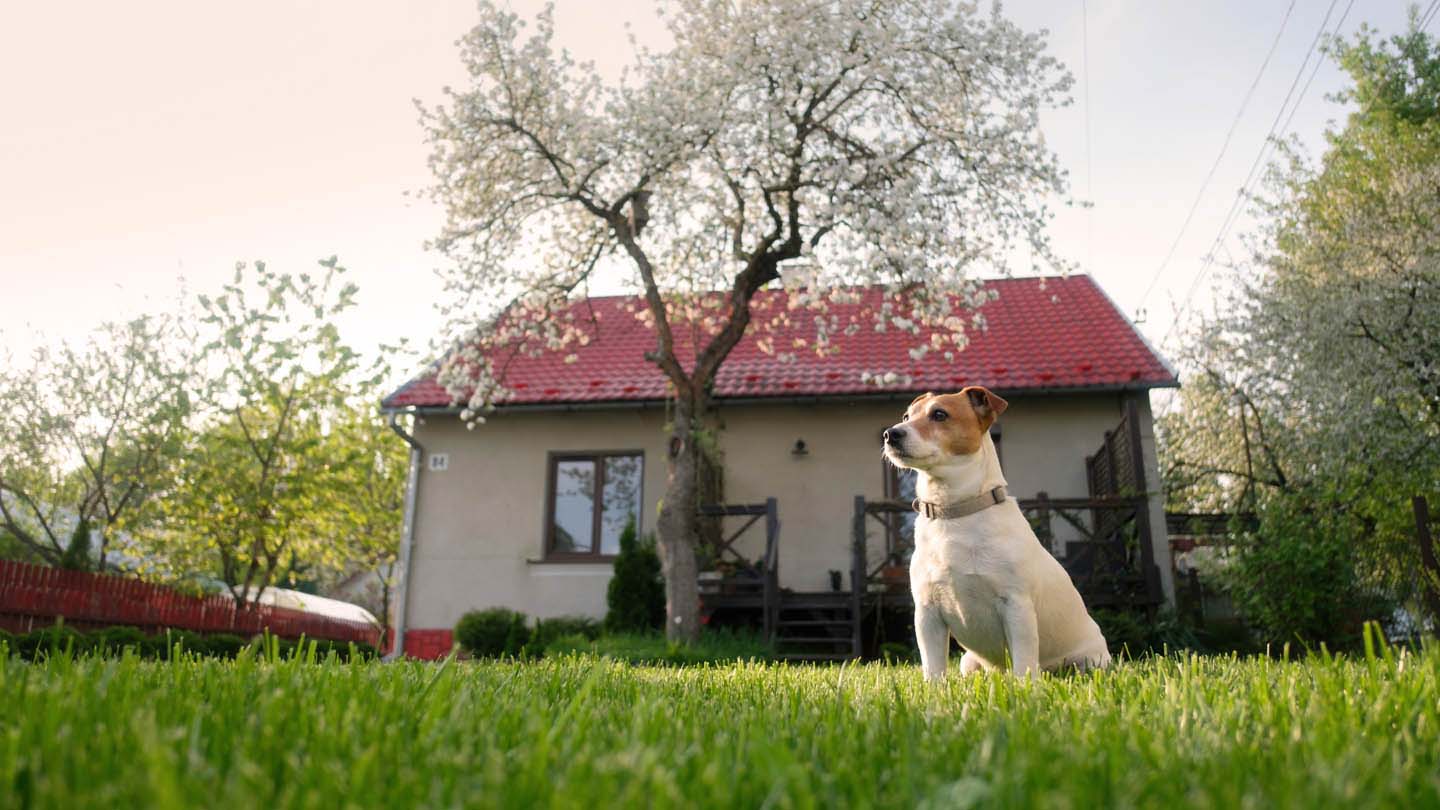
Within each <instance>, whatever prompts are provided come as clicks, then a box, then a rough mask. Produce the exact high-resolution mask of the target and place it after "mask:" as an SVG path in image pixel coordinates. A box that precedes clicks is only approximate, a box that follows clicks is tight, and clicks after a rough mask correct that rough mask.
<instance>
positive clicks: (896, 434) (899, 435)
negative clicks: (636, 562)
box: [880, 427, 905, 444]
mask: <svg viewBox="0 0 1440 810" xmlns="http://www.w3.org/2000/svg"><path fill="white" fill-rule="evenodd" d="M880 435H881V437H882V438H884V439H885V443H886V444H899V443H900V441H901V440H902V439H904V438H905V428H898V427H892V428H887V429H886V430H885V432H884V433H881V434H880Z"/></svg>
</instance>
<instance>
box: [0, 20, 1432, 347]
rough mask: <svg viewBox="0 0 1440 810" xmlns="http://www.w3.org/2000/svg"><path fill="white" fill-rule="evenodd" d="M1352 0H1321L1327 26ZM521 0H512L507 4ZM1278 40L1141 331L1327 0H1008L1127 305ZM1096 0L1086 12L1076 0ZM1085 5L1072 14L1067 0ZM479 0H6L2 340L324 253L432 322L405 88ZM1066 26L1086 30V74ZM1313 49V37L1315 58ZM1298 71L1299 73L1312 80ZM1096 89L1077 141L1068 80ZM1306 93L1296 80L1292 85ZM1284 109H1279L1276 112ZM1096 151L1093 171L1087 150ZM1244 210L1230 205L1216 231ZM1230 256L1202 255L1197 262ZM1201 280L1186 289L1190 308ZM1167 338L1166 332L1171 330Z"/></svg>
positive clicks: (0, 54) (1161, 311)
mask: <svg viewBox="0 0 1440 810" xmlns="http://www.w3.org/2000/svg"><path fill="white" fill-rule="evenodd" d="M1351 2H1352V0H1339V2H1337V3H1335V4H1333V8H1334V12H1333V15H1332V17H1331V20H1330V26H1329V27H1330V29H1331V30H1333V29H1334V26H1335V22H1336V21H1337V20H1338V19H1339V18H1340V16H1341V14H1342V13H1343V12H1344V11H1345V10H1346V7H1347V5H1348V4H1350V3H1351ZM540 5H541V3H540V2H537V1H536V0H512V6H513V7H514V8H516V9H517V10H519V11H521V12H524V13H532V12H533V10H535V9H537V8H539V6H540ZM1292 5H1293V11H1292V13H1291V15H1290V17H1289V20H1288V23H1287V25H1286V27H1285V29H1284V33H1283V36H1282V38H1281V40H1280V43H1279V47H1278V49H1277V50H1276V53H1275V55H1274V57H1273V59H1272V60H1271V61H1270V63H1269V66H1268V68H1267V69H1266V70H1265V72H1264V73H1263V75H1261V79H1260V82H1259V85H1258V87H1257V88H1256V90H1255V93H1254V96H1253V98H1251V100H1250V102H1249V106H1248V108H1247V109H1246V111H1245V114H1244V116H1243V117H1241V118H1240V121H1239V125H1238V127H1237V129H1236V130H1235V133H1234V136H1233V139H1232V140H1231V142H1230V145H1229V149H1228V150H1227V152H1226V153H1225V157H1224V159H1223V160H1222V161H1221V162H1220V164H1219V167H1218V170H1217V172H1216V173H1215V176H1214V179H1213V180H1212V181H1211V183H1210V184H1209V188H1208V190H1207V191H1206V192H1205V194H1204V195H1203V197H1201V199H1200V205H1199V207H1198V208H1197V210H1196V213H1195V216H1194V220H1193V221H1192V222H1191V223H1190V225H1189V227H1188V229H1187V230H1186V231H1185V234H1184V237H1183V238H1182V239H1181V240H1180V242H1179V246H1178V249H1177V250H1176V252H1175V255H1174V258H1173V260H1171V262H1170V263H1169V265H1168V267H1166V269H1165V270H1164V272H1163V273H1162V274H1161V275H1160V276H1159V280H1158V283H1157V284H1156V286H1155V291H1154V293H1153V294H1152V295H1151V296H1150V299H1149V300H1148V301H1147V302H1146V304H1147V309H1148V313H1149V314H1148V317H1147V318H1146V319H1145V320H1144V322H1142V323H1141V324H1140V328H1141V329H1142V330H1143V331H1144V332H1145V333H1146V334H1147V335H1148V336H1149V337H1150V338H1151V339H1152V341H1156V342H1158V341H1159V340H1160V338H1161V337H1162V336H1164V335H1165V333H1166V332H1167V330H1168V329H1169V327H1170V325H1171V323H1172V318H1171V316H1170V315H1171V312H1172V308H1173V307H1174V306H1175V305H1176V304H1177V303H1178V302H1179V301H1181V300H1183V299H1184V298H1185V296H1186V293H1187V290H1188V289H1189V288H1190V286H1191V284H1192V283H1193V282H1194V280H1195V279H1196V277H1197V275H1198V274H1199V273H1200V270H1201V264H1202V258H1203V256H1204V255H1205V253H1206V252H1208V249H1209V245H1210V243H1211V241H1212V240H1214V239H1215V237H1216V234H1217V233H1218V232H1219V231H1220V229H1221V223H1222V221H1223V220H1224V218H1225V215H1226V213H1227V211H1228V210H1229V208H1230V205H1231V202H1232V200H1233V199H1234V196H1235V192H1236V190H1237V189H1238V188H1239V187H1240V186H1241V184H1242V183H1243V181H1244V179H1245V176H1246V174H1247V172H1248V171H1249V169H1250V166H1251V163H1252V161H1254V160H1255V158H1256V155H1257V153H1258V151H1259V150H1260V148H1261V145H1262V143H1263V141H1264V137H1265V134H1266V132H1267V131H1268V130H1269V129H1270V127H1271V124H1272V122H1273V121H1274V120H1275V118H1276V115H1277V113H1278V112H1279V111H1280V109H1281V104H1282V100H1283V99H1284V98H1285V96H1286V93H1287V91H1288V90H1290V88H1291V86H1292V83H1293V82H1294V81H1295V79H1296V76H1297V72H1298V71H1299V69H1300V66H1301V63H1302V60H1303V59H1304V58H1305V56H1306V52H1307V50H1308V49H1309V47H1310V43H1311V41H1312V39H1313V38H1314V36H1315V34H1316V32H1317V30H1319V27H1320V24H1321V20H1322V19H1323V18H1324V17H1325V15H1326V12H1327V10H1328V9H1330V8H1332V2H1331V0H1294V2H1293V3H1292V0H1204V2H1197V1H1195V0H1011V2H1008V3H1006V4H1005V11H1006V14H1007V15H1008V16H1010V18H1011V19H1013V20H1015V21H1016V22H1018V23H1019V24H1021V25H1022V26H1024V27H1025V28H1027V29H1031V30H1033V29H1037V28H1041V27H1044V28H1048V29H1050V31H1051V32H1052V34H1051V38H1050V49H1051V53H1052V54H1053V55H1055V56H1056V57H1058V58H1059V59H1060V60H1062V61H1063V62H1065V63H1066V64H1067V65H1069V67H1070V68H1071V70H1072V71H1073V72H1074V74H1075V77H1076V80H1077V81H1076V88H1075V104H1074V106H1072V107H1070V108H1068V109H1063V110H1058V111H1054V112H1052V113H1050V114H1048V115H1047V116H1046V117H1045V119H1044V129H1045V134H1046V137H1047V139H1048V141H1049V143H1050V144H1051V145H1052V147H1053V148H1054V149H1055V150H1056V151H1057V152H1058V153H1059V155H1060V158H1061V162H1062V165H1064V166H1065V167H1066V168H1067V169H1068V170H1069V171H1070V173H1071V178H1072V181H1073V186H1074V191H1075V193H1076V195H1077V196H1080V197H1086V196H1088V197H1089V198H1090V199H1091V200H1093V202H1094V208H1093V209H1090V210H1073V209H1071V210H1066V209H1063V208H1062V209H1061V210H1060V214H1059V217H1058V219H1057V221H1056V223H1055V226H1054V229H1053V231H1052V233H1053V238H1054V241H1055V245H1056V247H1057V249H1058V250H1059V252H1060V253H1061V254H1062V255H1064V256H1066V257H1068V258H1070V259H1073V260H1074V261H1076V262H1078V263H1079V265H1080V267H1081V269H1083V270H1085V271H1086V272H1089V273H1092V274H1093V275H1094V276H1095V277H1096V278H1097V279H1098V280H1099V281H1100V283H1101V284H1102V286H1103V287H1104V288H1105V289H1106V290H1107V291H1108V292H1109V293H1110V295H1111V296H1112V297H1113V298H1114V299H1115V300H1116V301H1117V302H1118V303H1119V304H1120V306H1121V307H1122V308H1124V309H1125V310H1126V312H1127V314H1130V315H1132V316H1133V315H1134V314H1135V312H1136V308H1137V307H1138V306H1139V304H1140V303H1141V295H1142V293H1143V292H1144V290H1145V288H1146V286H1147V285H1148V284H1149V283H1150V280H1151V278H1152V277H1153V276H1154V275H1155V273H1156V271H1157V269H1158V268H1159V267H1160V266H1161V263H1162V261H1163V260H1164V258H1165V256H1166V253H1167V251H1169V249H1170V246H1171V243H1172V241H1174V240H1175V239H1176V236H1177V234H1178V233H1179V232H1180V229H1181V224H1182V222H1184V220H1185V217H1186V213H1187V211H1188V210H1189V209H1190V206H1191V204H1192V202H1193V201H1194V200H1195V198H1196V195H1197V193H1198V192H1199V191H1200V188H1201V184H1202V182H1203V181H1204V179H1205V176H1206V173H1207V172H1208V171H1209V170H1210V167H1211V165H1212V163H1214V161H1215V159H1216V156H1217V154H1218V153H1219V151H1220V148H1221V144H1222V142H1223V141H1224V139H1225V135H1226V132H1227V130H1228V129H1229V127H1230V125H1231V122H1232V121H1233V120H1234V119H1235V116H1236V113H1237V111H1238V110H1239V109H1240V105H1241V101H1242V99H1243V98H1244V96H1245V94H1246V91H1247V89H1248V88H1249V87H1250V85H1251V83H1252V81H1254V80H1255V77H1256V75H1257V72H1258V71H1259V69H1260V65H1261V62H1262V60H1263V59H1264V58H1265V54H1266V52H1267V50H1268V49H1269V47H1270V45H1271V42H1272V40H1273V39H1274V37H1275V35H1276V32H1277V30H1279V28H1280V25H1281V20H1282V18H1284V17H1285V15H1286V9H1287V7H1290V6H1292ZM1087 7H1088V8H1087ZM1407 7H1408V2H1406V0H1354V1H1353V7H1352V8H1351V9H1350V11H1349V15H1348V18H1347V19H1346V20H1345V22H1344V26H1343V29H1342V30H1343V31H1344V32H1346V33H1348V32H1351V31H1353V30H1354V29H1355V28H1356V27H1357V26H1358V25H1359V24H1360V22H1362V21H1364V22H1368V23H1370V24H1371V25H1372V26H1374V27H1378V28H1379V29H1380V30H1381V31H1384V32H1386V33H1387V34H1389V33H1394V32H1398V31H1400V30H1401V29H1402V28H1403V26H1404V22H1405V10H1406V8H1407ZM651 8H652V6H651V4H650V3H649V2H647V0H632V1H631V2H618V1H612V2H604V3H601V2H594V0H592V1H591V2H583V1H582V0H559V2H557V3H556V19H557V29H558V37H559V39H560V41H561V44H562V45H563V46H565V47H568V48H569V49H570V50H571V51H572V52H573V53H575V54H576V56H577V57H578V58H579V59H582V60H584V59H591V60H594V61H595V62H596V63H597V64H598V66H599V68H600V69H601V71H602V72H608V73H613V72H616V71H618V69H619V65H620V64H621V62H623V61H624V60H625V59H626V57H627V55H628V53H629V49H628V45H627V42H626V38H625V37H626V32H625V28H624V23H625V22H626V21H629V22H630V23H631V24H632V26H633V30H634V32H635V33H636V35H637V36H638V37H639V38H640V39H641V41H643V42H647V43H657V44H659V43H663V39H662V29H661V27H660V26H659V25H658V24H657V23H656V22H655V20H654V17H653V13H652V12H651ZM1082 9H1083V10H1084V11H1085V12H1086V13H1085V14H1084V16H1082ZM474 18H475V12H474V5H473V3H472V2H470V0H424V2H408V3H399V2H392V3H381V2H373V1H372V0H365V1H364V2H361V1H359V0H345V2H339V1H338V0H328V1H322V0H315V1H313V2H293V1H292V2H278V1H274V0H259V1H258V2H253V3H246V4H224V5H222V4H214V3H204V2H201V3H197V2H194V1H193V0H165V1H164V2H162V1H161V0H140V1H139V2H134V3H108V2H99V1H98V0H96V1H95V2H89V3H82V2H53V3H5V4H4V5H3V7H0V116H3V119H0V120H3V125H0V361H3V358H4V356H5V352H6V351H7V350H8V351H9V352H10V353H11V354H12V355H14V356H15V357H16V359H17V360H18V359H19V358H20V356H21V355H23V354H25V353H27V352H28V351H29V350H30V349H31V348H32V347H34V346H35V345H36V344H37V343H38V342H40V341H53V340H57V339H65V338H78V337H80V336H83V335H84V334H85V332H86V331H87V330H88V329H89V328H91V327H92V326H93V325H95V324H96V323H98V322H100V321H103V320H107V319H118V318H124V317H128V316H131V315H135V314H139V313H141V312H145V311H153V310H157V309H167V308H170V307H171V306H172V303H173V301H174V300H175V298H176V295H177V293H178V290H179V289H180V285H181V280H182V279H183V283H184V285H185V286H187V287H188V288H190V289H191V290H197V291H203V290H208V289H213V288H215V287H216V286H218V285H219V284H220V283H221V282H222V281H223V280H225V279H227V278H228V277H229V274H230V272H231V271H232V269H233V267H234V263H235V262H236V261H237V260H242V259H244V260H251V259H264V260H266V261H268V262H269V263H270V264H271V265H272V266H273V267H276V268H278V269H282V270H292V271H301V270H308V269H311V268H313V267H314V262H315V260H317V259H319V258H321V257H324V256H328V255H331V254H336V255H338V256H339V257H340V260H341V262H342V263H343V264H345V265H346V266H347V267H349V269H350V271H351V275H350V278H351V280H353V281H355V282H356V283H357V284H358V285H359V287H360V296H359V301H360V304H359V307H358V308H357V310H356V311H355V313H354V314H353V316H352V317H351V318H349V319H348V320H347V321H346V322H345V323H344V324H343V328H344V330H345V334H346V336H347V337H348V338H349V339H351V340H352V341H353V342H354V343H355V344H356V345H358V346H359V347H361V348H362V349H364V350H367V351H370V350H374V348H375V347H376V346H378V344H380V343H382V342H390V341H393V340H394V339H395V338H397V337H399V336H402V335H403V336H408V337H410V338H411V339H412V340H413V341H415V342H419V343H421V344H424V343H425V342H426V341H428V340H429V339H431V338H432V337H434V336H435V334H436V332H437V330H438V328H439V322H438V318H437V316H436V315H435V313H434V312H433V309H432V306H433V305H434V304H435V303H436V302H438V300H439V296H440V295H441V290H440V285H439V283H438V282H437V280H436V279H435V276H434V273H433V270H434V269H435V268H436V267H437V266H439V265H440V263H441V262H442V261H443V260H442V259H441V258H439V257H438V256H435V255H433V254H429V253H427V252H426V251H425V250H424V249H423V242H424V241H425V240H426V239H427V238H429V237H431V236H433V235H434V234H435V233H436V232H437V230H438V228H439V227H440V224H441V215H440V213H439V212H438V211H437V210H435V209H434V208H432V207H431V206H430V205H429V204H428V203H425V202H423V201H419V200H416V199H413V198H410V197H407V196H406V193H407V192H413V191H417V190H420V189H423V188H424V187H425V186H426V185H427V183H428V181H429V175H428V172H427V169H426V165H425V160H426V155H427V151H426V148H425V145H424V143H423V139H422V134H421V131H420V128H419V126H418V124H417V122H416V113H415V109H414V104H413V99H416V98H419V99H421V100H422V101H435V100H437V99H438V97H439V91H440V89H441V88H442V87H443V86H445V85H447V84H457V85H458V84H460V83H461V82H462V81H463V75H462V71H461V69H460V64H459V60H458V57H457V54H456V49H455V47H454V41H455V40H456V39H457V38H458V37H459V36H460V35H461V34H462V33H464V32H465V31H466V30H467V29H468V28H469V27H470V26H471V25H472V24H473V22H474ZM1082 21H1085V22H1088V25H1085V26H1083V27H1084V28H1088V44H1089V48H1088V51H1089V59H1088V63H1089V64H1088V76H1087V71H1086V70H1085V66H1084V59H1083V54H1084V44H1085V42H1086V38H1085V37H1083V36H1082ZM1314 58H1316V57H1312V64H1313V59H1314ZM1308 75H1309V70H1308V68H1307V70H1306V73H1305V75H1304V76H1302V77H1301V79H1300V84H1301V85H1304V83H1305V80H1306V78H1307V77H1308ZM1087 84H1088V87H1089V105H1088V109H1089V132H1090V146H1089V160H1088V163H1087V158H1086V152H1087V150H1086V136H1085V133H1086V115H1085V110H1086V104H1085V98H1084V92H1085V87H1086V85H1087ZM1340 86H1341V77H1340V74H1339V72H1338V71H1337V69H1336V68H1335V67H1334V66H1333V65H1332V64H1330V63H1329V62H1328V61H1327V62H1326V63H1325V64H1323V65H1322V66H1321V68H1320V70H1319V73H1318V74H1317V75H1316V78H1315V80H1314V83H1313V85H1311V86H1310V87H1309V90H1308V92H1307V93H1306V95H1305V96H1304V99H1303V103H1302V104H1301V106H1300V107H1299V110H1298V112H1297V113H1296V114H1295V115H1294V119H1293V122H1292V125H1291V129H1290V131H1291V132H1294V133H1297V134H1298V135H1300V136H1301V137H1302V138H1303V140H1304V141H1305V143H1306V144H1307V146H1308V147H1309V148H1310V149H1311V150H1312V152H1313V151H1318V150H1319V149H1320V148H1321V147H1322V146H1323V144H1322V139H1321V132H1322V130H1323V128H1324V126H1325V124H1326V122H1327V121H1328V120H1333V119H1336V118H1339V117H1340V116H1341V115H1343V111H1342V110H1341V109H1339V108H1338V107H1337V106H1336V105H1335V104H1334V103H1332V102H1330V101H1328V100H1327V99H1326V96H1327V95H1329V94H1331V93H1333V92H1334V91H1335V90H1336V89H1338V88H1339V87H1340ZM1296 92H1297V93H1298V89H1297V90H1296ZM1288 114H1289V113H1288V111H1287V113H1286V115H1287V116H1288ZM1087 169H1088V171H1087ZM1249 227H1250V225H1249V220H1248V219H1244V220H1241V221H1240V222H1239V223H1238V224H1237V226H1236V227H1235V228H1233V230H1232V235H1231V237H1230V239H1229V241H1228V243H1227V244H1228V245H1229V246H1230V247H1231V250H1232V251H1233V250H1235V249H1236V248H1237V247H1238V245H1239V237H1240V235H1241V234H1243V233H1244V232H1245V231H1246V230H1248V229H1249ZM1217 276H1223V273H1219V272H1212V273H1211V275H1210V278H1214V277H1217ZM1210 286H1211V285H1210V282H1209V281H1208V280H1207V281H1206V282H1204V283H1202V284H1200V285H1199V290H1200V291H1201V292H1200V298H1199V299H1198V300H1199V301H1200V305H1201V308H1203V306H1204V301H1205V300H1207V298H1206V297H1207V295H1208V290H1209V289H1210ZM1167 347H1168V345H1167Z"/></svg>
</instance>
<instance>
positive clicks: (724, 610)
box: [700, 401, 1164, 661]
mask: <svg viewBox="0 0 1440 810" xmlns="http://www.w3.org/2000/svg"><path fill="white" fill-rule="evenodd" d="M1085 467H1086V481H1087V484H1088V489H1089V492H1088V493H1087V494H1085V495H1083V496H1074V497H1052V496H1050V495H1049V494H1048V493H1045V492H1040V493H1037V494H1036V495H1035V497H1033V498H1022V499H1019V506H1020V509H1021V511H1022V512H1024V514H1025V515H1026V517H1027V518H1029V520H1030V523H1031V525H1032V527H1034V529H1035V534H1036V536H1037V538H1039V540H1040V542H1041V543H1042V544H1043V545H1044V546H1045V547H1046V548H1047V550H1049V551H1050V552H1051V553H1052V554H1053V555H1055V557H1056V558H1057V559H1058V560H1059V561H1060V563H1061V565H1063V566H1064V567H1065V570H1066V571H1067V572H1068V573H1069V574H1070V576H1071V578H1072V579H1073V580H1074V582H1075V585H1076V588H1077V589H1078V590H1079V591H1080V593H1081V595H1082V596H1083V597H1084V599H1085V603H1086V605H1087V606H1088V607H1090V608H1092V609H1094V608H1112V609H1124V610H1140V611H1145V612H1150V611H1153V610H1154V609H1155V608H1156V607H1158V606H1159V605H1160V604H1162V603H1163V601H1164V596H1163V593H1162V588H1161V581H1160V574H1159V569H1158V567H1157V565H1156V563H1155V559H1154V547H1153V540H1154V531H1153V529H1152V526H1151V521H1150V498H1149V495H1148V494H1147V488H1146V481H1145V464H1144V457H1143V453H1142V448H1141V436H1140V425H1139V414H1138V412H1137V409H1136V406H1135V403H1134V402H1133V401H1131V402H1129V403H1128V404H1127V406H1126V409H1125V415H1124V417H1123V418H1122V419H1121V421H1120V423H1119V424H1118V425H1117V426H1116V427H1115V428H1114V429H1113V430H1109V431H1106V432H1105V435H1104V440H1103V442H1102V443H1101V446H1100V447H1099V448H1098V449H1097V450H1096V451H1095V452H1094V453H1093V454H1090V455H1088V456H1086V458H1085ZM893 494H894V495H895V496H896V497H890V498H885V499H880V500H867V499H866V498H865V497H864V496H863V495H857V496H855V499H854V512H853V515H852V520H851V535H850V537H849V538H848V539H842V538H837V542H848V544H849V559H850V566H849V571H848V572H841V571H831V572H830V582H829V584H830V589H829V590H827V591H816V590H808V591H797V590H792V589H790V588H787V587H784V586H783V585H782V580H781V577H780V568H779V560H780V554H779V551H780V537H781V533H780V530H781V517H780V504H779V503H778V501H777V499H775V498H768V499H767V500H766V501H765V502H763V503H753V504H711V505H706V506H703V507H702V508H701V509H700V515H701V516H702V518H703V519H706V520H708V521H710V522H711V526H710V528H711V531H710V532H709V534H710V537H711V538H713V539H712V541H711V542H710V544H709V551H710V553H711V555H712V558H713V559H714V560H715V561H716V564H715V571H713V572H707V573H705V574H702V579H701V583H700V585H701V602H702V611H703V613H704V615H705V617H706V619H707V620H708V621H711V622H712V623H718V624H748V625H750V626H756V627H759V628H760V630H761V632H762V633H763V634H764V635H765V637H766V638H767V639H769V640H771V641H772V642H774V643H775V644H776V645H777V649H778V651H779V652H780V654H781V655H782V656H783V657H786V658H790V659H794V660H811V661H816V660H845V659H850V658H859V657H862V656H874V655H875V654H876V653H877V650H878V647H879V645H880V643H881V642H882V641H883V640H884V638H885V636H886V633H885V631H884V628H885V626H886V624H887V622H888V623H890V624H894V623H896V622H908V620H909V619H908V617H909V613H910V612H911V611H912V609H913V604H912V601H911V597H910V586H909V578H908V565H907V564H908V561H909V555H910V553H911V551H912V550H913V547H914V544H913V527H914V512H913V511H912V510H911V507H910V502H909V498H910V497H913V489H912V490H911V492H906V491H905V488H904V487H903V486H901V487H897V491H896V492H894V493H893ZM762 521H763V527H764V546H763V549H764V551H763V554H762V555H761V556H760V557H759V559H756V560H754V561H750V560H747V559H745V558H744V557H743V556H742V555H740V554H739V553H738V552H737V551H736V550H735V547H736V545H737V542H738V541H739V540H740V538H741V537H742V536H743V535H744V534H745V533H746V532H747V531H750V530H752V529H754V528H755V527H758V526H761V525H762ZM907 640H908V639H907Z"/></svg>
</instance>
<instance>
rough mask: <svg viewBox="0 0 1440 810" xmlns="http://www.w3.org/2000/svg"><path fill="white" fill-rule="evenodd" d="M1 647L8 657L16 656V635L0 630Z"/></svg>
mask: <svg viewBox="0 0 1440 810" xmlns="http://www.w3.org/2000/svg"><path fill="white" fill-rule="evenodd" d="M0 646H4V648H5V653H6V654H7V655H14V654H15V635H14V634H13V633H10V632H9V631H6V630H0Z"/></svg>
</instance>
